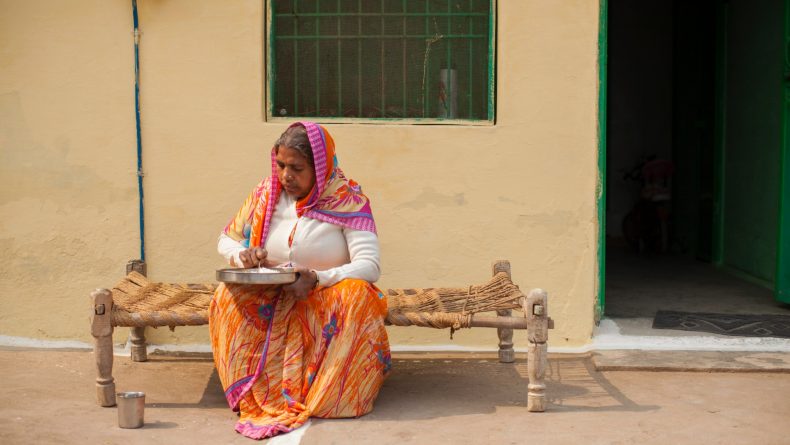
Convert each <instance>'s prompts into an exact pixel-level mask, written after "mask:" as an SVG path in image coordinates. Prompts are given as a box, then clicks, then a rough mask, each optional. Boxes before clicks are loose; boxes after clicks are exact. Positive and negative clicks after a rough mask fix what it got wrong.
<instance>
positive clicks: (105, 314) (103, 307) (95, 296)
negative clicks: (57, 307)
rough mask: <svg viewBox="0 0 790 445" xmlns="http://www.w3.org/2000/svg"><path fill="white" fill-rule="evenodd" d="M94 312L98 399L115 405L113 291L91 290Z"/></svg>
mask: <svg viewBox="0 0 790 445" xmlns="http://www.w3.org/2000/svg"><path fill="white" fill-rule="evenodd" d="M91 299H92V300H93V314H92V315H91V335H93V338H94V344H93V355H94V357H95V359H96V371H97V374H98V376H97V377H96V400H97V402H98V403H99V405H101V406H115V379H113V377H112V331H113V329H112V320H111V314H112V292H110V291H109V290H107V289H96V290H95V291H93V292H91Z"/></svg>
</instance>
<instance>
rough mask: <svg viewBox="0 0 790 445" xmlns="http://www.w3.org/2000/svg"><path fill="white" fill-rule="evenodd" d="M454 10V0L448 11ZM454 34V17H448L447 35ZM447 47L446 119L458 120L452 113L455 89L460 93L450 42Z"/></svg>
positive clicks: (450, 1) (448, 2)
mask: <svg viewBox="0 0 790 445" xmlns="http://www.w3.org/2000/svg"><path fill="white" fill-rule="evenodd" d="M452 9H453V6H452V0H447V10H448V11H452ZM452 32H453V19H452V17H448V18H447V34H448V35H449V34H452ZM445 46H447V51H446V54H447V57H446V61H447V84H446V85H445V86H444V100H445V102H444V106H445V116H444V117H450V118H456V117H458V116H453V115H452V111H453V96H452V91H453V88H455V90H456V91H458V87H457V86H456V85H453V63H452V61H453V54H452V46H451V45H450V41H447V42H445ZM457 79H458V77H456V80H457ZM456 94H457V93H456Z"/></svg>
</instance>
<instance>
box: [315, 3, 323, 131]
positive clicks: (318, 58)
mask: <svg viewBox="0 0 790 445" xmlns="http://www.w3.org/2000/svg"><path fill="white" fill-rule="evenodd" d="M320 5H321V0H315V10H316V11H320V10H321V6H320ZM319 18H320V17H319V16H316V17H315V36H316V37H318V20H319ZM320 51H321V44H320V42H319V40H318V39H316V41H315V69H314V71H315V112H316V116H318V115H320V114H321V72H322V70H321V68H320V66H321V55H320Z"/></svg>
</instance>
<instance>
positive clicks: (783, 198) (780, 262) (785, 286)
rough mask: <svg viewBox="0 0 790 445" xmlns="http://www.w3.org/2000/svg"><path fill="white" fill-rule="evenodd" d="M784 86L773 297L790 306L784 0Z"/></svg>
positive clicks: (788, 51) (789, 15)
mask: <svg viewBox="0 0 790 445" xmlns="http://www.w3.org/2000/svg"><path fill="white" fill-rule="evenodd" d="M784 6H785V20H784V49H785V53H784V73H783V74H784V84H783V85H782V90H783V91H782V99H783V100H782V148H781V150H782V158H781V159H782V161H781V168H782V172H781V179H780V181H779V184H780V187H781V190H779V236H778V237H777V243H776V244H777V245H776V285H775V287H774V289H775V290H774V296H775V297H776V300H778V301H781V302H782V303H788V304H790V0H785V5H784Z"/></svg>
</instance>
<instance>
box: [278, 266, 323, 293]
mask: <svg viewBox="0 0 790 445" xmlns="http://www.w3.org/2000/svg"><path fill="white" fill-rule="evenodd" d="M296 272H298V273H299V278H298V279H297V280H296V281H295V282H293V283H291V284H288V285H286V286H283V293H284V294H285V296H286V297H292V298H294V299H296V300H304V299H305V298H307V296H308V295H310V292H311V291H312V290H313V289H314V288H315V286H316V284H318V274H316V273H315V271H312V270H310V269H308V268H306V267H301V266H297V267H296Z"/></svg>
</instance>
